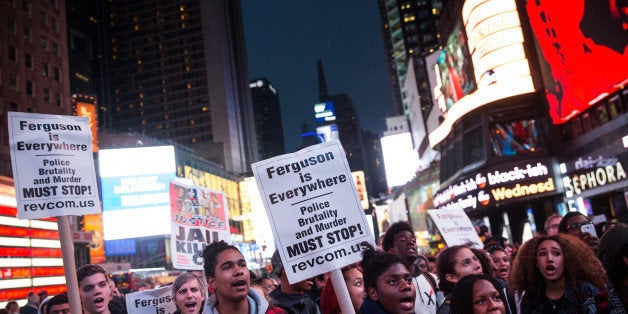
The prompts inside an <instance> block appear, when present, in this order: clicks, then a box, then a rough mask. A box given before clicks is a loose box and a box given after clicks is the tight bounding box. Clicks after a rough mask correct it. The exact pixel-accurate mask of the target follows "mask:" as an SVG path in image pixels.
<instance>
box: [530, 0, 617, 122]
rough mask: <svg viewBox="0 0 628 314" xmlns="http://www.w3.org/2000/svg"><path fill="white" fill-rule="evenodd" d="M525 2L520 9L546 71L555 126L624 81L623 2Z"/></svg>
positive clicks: (548, 94)
mask: <svg viewBox="0 0 628 314" xmlns="http://www.w3.org/2000/svg"><path fill="white" fill-rule="evenodd" d="M565 5H566V3H565V2H562V1H527V4H526V10H527V13H528V16H529V18H530V23H531V25H532V29H533V31H534V34H535V35H536V38H537V40H538V42H539V46H540V48H541V50H542V52H543V58H544V59H545V63H546V64H545V65H546V66H547V67H548V71H547V72H549V75H546V76H545V77H544V79H545V86H546V97H547V100H548V103H549V106H550V107H549V110H550V115H551V117H552V120H553V122H554V123H555V124H561V123H564V122H567V121H568V120H569V119H571V118H573V117H574V116H576V115H578V114H579V113H581V112H582V111H584V110H586V109H587V108H589V107H590V106H591V105H593V104H595V103H596V102H598V101H599V100H601V99H602V98H604V97H605V96H606V95H608V94H610V93H612V92H614V91H615V90H617V89H619V88H620V87H622V86H624V85H625V84H626V83H628V81H627V80H628V52H627V49H626V47H627V45H628V5H627V4H626V1H604V0H574V1H569V4H568V6H567V7H566V6H565Z"/></svg>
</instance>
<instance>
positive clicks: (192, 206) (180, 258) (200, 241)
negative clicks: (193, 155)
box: [170, 181, 231, 270]
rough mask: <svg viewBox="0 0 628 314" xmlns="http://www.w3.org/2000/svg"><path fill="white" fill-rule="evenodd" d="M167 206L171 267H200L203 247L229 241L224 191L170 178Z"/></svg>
mask: <svg viewBox="0 0 628 314" xmlns="http://www.w3.org/2000/svg"><path fill="white" fill-rule="evenodd" d="M170 208H171V228H172V232H171V233H170V245H171V251H172V254H173V257H172V263H173V267H174V268H177V269H188V270H203V256H202V255H201V254H202V252H203V250H204V249H205V247H206V246H207V245H208V244H210V243H212V242H216V241H225V242H227V243H230V242H231V237H230V235H229V210H228V208H227V202H226V197H225V193H224V192H221V191H216V190H210V189H208V188H205V187H200V186H190V185H184V184H182V183H179V182H173V181H171V182H170Z"/></svg>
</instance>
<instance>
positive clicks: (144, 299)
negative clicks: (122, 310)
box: [124, 286, 177, 314]
mask: <svg viewBox="0 0 628 314" xmlns="http://www.w3.org/2000/svg"><path fill="white" fill-rule="evenodd" d="M124 298H125V299H126V308H127V311H128V312H129V313H133V314H155V313H157V314H172V313H174V312H175V311H176V310H177V307H176V306H175V305H174V300H172V286H166V287H162V288H157V289H152V290H144V291H138V292H133V293H129V294H127V295H126V296H125V297H124Z"/></svg>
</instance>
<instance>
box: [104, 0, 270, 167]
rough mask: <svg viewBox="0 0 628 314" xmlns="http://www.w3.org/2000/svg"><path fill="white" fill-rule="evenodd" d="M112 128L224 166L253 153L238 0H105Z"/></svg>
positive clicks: (242, 162) (244, 161) (246, 160)
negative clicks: (173, 145) (174, 144)
mask: <svg viewBox="0 0 628 314" xmlns="http://www.w3.org/2000/svg"><path fill="white" fill-rule="evenodd" d="M109 5H110V8H109V9H110V11H109V21H108V26H109V29H108V32H109V37H108V38H109V43H110V51H109V53H110V55H109V67H110V68H109V69H110V74H111V88H112V95H111V104H110V111H111V118H112V126H113V127H114V128H116V129H119V130H133V131H137V132H141V133H144V134H147V135H149V136H152V137H155V138H159V139H170V140H173V141H175V142H177V143H179V144H182V145H185V146H188V147H190V148H192V149H194V150H195V151H196V153H197V154H198V155H199V156H202V157H204V158H207V159H208V160H211V161H214V162H217V163H218V164H221V165H223V166H224V167H225V169H226V170H228V171H233V172H236V173H244V172H247V170H248V167H249V165H250V163H251V162H254V161H256V160H257V159H258V156H257V144H256V135H255V127H254V126H255V123H254V114H253V106H252V103H251V94H250V90H249V79H248V69H247V63H246V49H245V46H244V33H243V26H242V12H241V8H240V2H239V1H229V0H217V1H201V0H193V1H184V2H154V1H150V0H139V1H128V0H122V1H110V2H109Z"/></svg>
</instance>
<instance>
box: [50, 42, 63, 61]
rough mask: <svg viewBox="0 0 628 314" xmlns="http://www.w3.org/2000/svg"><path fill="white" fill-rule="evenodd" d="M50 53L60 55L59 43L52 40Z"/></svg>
mask: <svg viewBox="0 0 628 314" xmlns="http://www.w3.org/2000/svg"><path fill="white" fill-rule="evenodd" d="M52 53H53V54H54V55H55V56H57V57H60V56H61V55H60V54H59V43H56V42H52Z"/></svg>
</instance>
